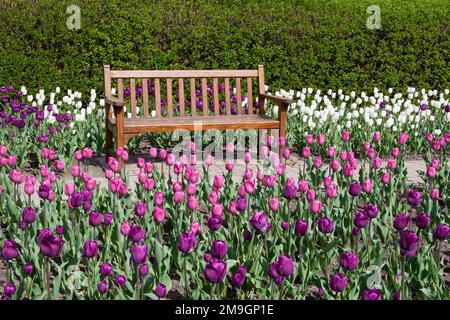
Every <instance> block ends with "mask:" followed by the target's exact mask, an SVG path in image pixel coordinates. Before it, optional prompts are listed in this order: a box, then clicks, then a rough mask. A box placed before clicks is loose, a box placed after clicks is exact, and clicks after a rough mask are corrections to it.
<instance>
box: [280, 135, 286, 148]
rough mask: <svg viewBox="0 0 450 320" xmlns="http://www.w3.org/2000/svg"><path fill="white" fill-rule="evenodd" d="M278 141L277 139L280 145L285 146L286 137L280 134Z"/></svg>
mask: <svg viewBox="0 0 450 320" xmlns="http://www.w3.org/2000/svg"><path fill="white" fill-rule="evenodd" d="M278 141H279V145H280V147H284V146H286V137H283V136H281V137H280V138H278Z"/></svg>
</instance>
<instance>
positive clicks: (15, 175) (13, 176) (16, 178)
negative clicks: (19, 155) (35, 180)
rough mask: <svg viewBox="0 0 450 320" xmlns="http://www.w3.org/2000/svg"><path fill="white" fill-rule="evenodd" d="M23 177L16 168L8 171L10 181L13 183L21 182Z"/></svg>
mask: <svg viewBox="0 0 450 320" xmlns="http://www.w3.org/2000/svg"><path fill="white" fill-rule="evenodd" d="M23 179H24V178H23V175H22V174H21V173H20V171H17V170H16V169H13V170H11V172H10V173H9V180H11V182H13V183H15V184H21V183H22V182H23Z"/></svg>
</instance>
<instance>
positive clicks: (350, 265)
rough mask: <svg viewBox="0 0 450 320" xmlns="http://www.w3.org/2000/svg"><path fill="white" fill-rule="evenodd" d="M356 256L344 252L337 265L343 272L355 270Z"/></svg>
mask: <svg viewBox="0 0 450 320" xmlns="http://www.w3.org/2000/svg"><path fill="white" fill-rule="evenodd" d="M358 261H359V259H358V255H357V254H356V253H354V252H344V253H342V254H341V256H340V257H339V263H340V264H341V267H342V268H343V269H344V270H355V269H356V268H357V267H358Z"/></svg>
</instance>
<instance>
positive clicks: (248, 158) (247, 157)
mask: <svg viewBox="0 0 450 320" xmlns="http://www.w3.org/2000/svg"><path fill="white" fill-rule="evenodd" d="M251 160H252V155H251V153H250V152H248V151H245V154H244V162H245V163H250V161H251Z"/></svg>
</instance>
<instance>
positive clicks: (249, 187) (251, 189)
mask: <svg viewBox="0 0 450 320" xmlns="http://www.w3.org/2000/svg"><path fill="white" fill-rule="evenodd" d="M244 187H245V192H247V193H248V194H249V195H253V194H254V193H255V183H254V181H252V180H246V181H245V182H244Z"/></svg>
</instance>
